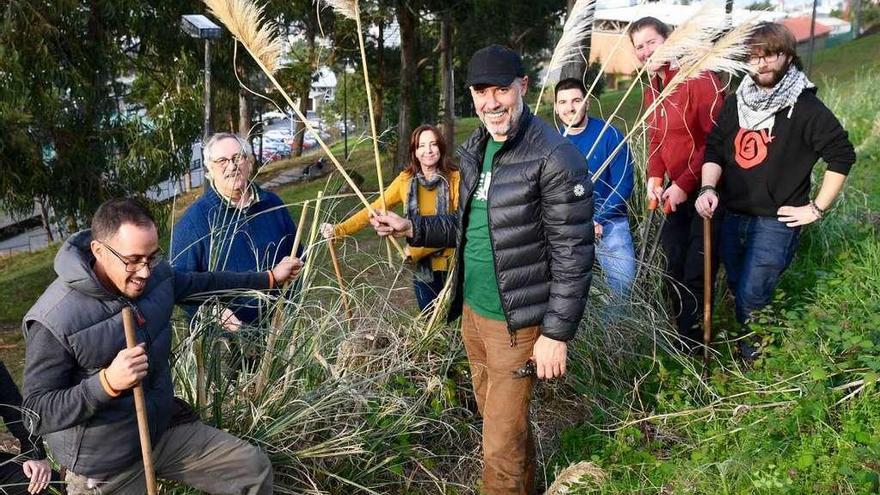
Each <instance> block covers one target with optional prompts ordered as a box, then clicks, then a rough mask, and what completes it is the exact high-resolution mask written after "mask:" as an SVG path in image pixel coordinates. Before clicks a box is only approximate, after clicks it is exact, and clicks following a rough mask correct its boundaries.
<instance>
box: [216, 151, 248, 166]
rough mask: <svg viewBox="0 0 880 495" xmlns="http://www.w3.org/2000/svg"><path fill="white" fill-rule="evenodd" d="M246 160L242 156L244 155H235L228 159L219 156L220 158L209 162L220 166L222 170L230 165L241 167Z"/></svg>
mask: <svg viewBox="0 0 880 495" xmlns="http://www.w3.org/2000/svg"><path fill="white" fill-rule="evenodd" d="M246 159H247V157H246V156H245V155H244V153H236V154H234V155H232V156H230V157H229V158H226V157H222V156H221V157H220V158H215V159H213V160H211V161H212V162H214V163H216V164H217V165H220V166H221V167H223V168H226V167H228V166H230V165H232V164H235V165H241V164H242V163H244V162H245V160H246Z"/></svg>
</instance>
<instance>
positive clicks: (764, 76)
mask: <svg viewBox="0 0 880 495" xmlns="http://www.w3.org/2000/svg"><path fill="white" fill-rule="evenodd" d="M790 67H791V62H789V63H787V64H785V66H784V67H782V68H780V69H774V70H770V71H767V72H764V73H760V74H752V75H751V78H752V81H755V84H756V85H757V86H758V87H761V88H764V89H770V88H772V87H774V86H776V85H777V84H779V81H781V80H782V78H783V77H785V74H787V73H788V69H789V68H790Z"/></svg>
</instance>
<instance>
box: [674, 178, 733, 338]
mask: <svg viewBox="0 0 880 495" xmlns="http://www.w3.org/2000/svg"><path fill="white" fill-rule="evenodd" d="M695 200H696V195H694V196H693V197H690V198H688V200H687V201H685V202H684V203H682V204H680V205H678V207H677V208H676V210H677V211H674V212H672V213H670V214H669V215H667V216H666V222H664V224H663V230H662V231H661V233H660V245H661V246H662V247H663V252H664V254H665V255H666V273H667V275H668V276H669V277H670V279H671V280H668V281H667V284H666V291H667V294H668V296H669V298H670V299H671V300H672V311H673V315H675V317H676V327H677V328H678V333H679V335H680V336H682V337H685V338H688V339H691V340H693V341H695V342H702V340H703V332H702V330H700V324H701V323H702V320H703V218H702V217H701V216H700V215H698V214H697V211H696V210H695V209H694V201H695ZM723 215H724V214H723V212H722V211H720V210H719V211H716V212H715V217H714V218H713V220H712V284H713V285H714V284H715V275H716V274H717V273H718V249H717V247H716V246H718V234H719V232H720V231H721V219H722V218H723Z"/></svg>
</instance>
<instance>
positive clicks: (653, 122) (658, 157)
mask: <svg viewBox="0 0 880 495" xmlns="http://www.w3.org/2000/svg"><path fill="white" fill-rule="evenodd" d="M653 100H654V98H653V95H652V94H651V88H650V87H648V88H647V92H646V93H645V97H644V106H643V107H642V108H643V109H645V110H647V108H648V107H649V106H651V103H652V102H653ZM657 114H658V112H656V111H655V112H654V115H653V116H652V117H650V118H648V138H649V139H648V174H647V177H649V178H650V177H659V178H660V179H663V177H664V176H665V175H666V164H665V163H664V162H663V154H662V153H660V145H661V144H663V136H662V133H661V132H660V127H661V126H662V125H663V122H660V121H659V119H658V118H657ZM661 182H662V181H661Z"/></svg>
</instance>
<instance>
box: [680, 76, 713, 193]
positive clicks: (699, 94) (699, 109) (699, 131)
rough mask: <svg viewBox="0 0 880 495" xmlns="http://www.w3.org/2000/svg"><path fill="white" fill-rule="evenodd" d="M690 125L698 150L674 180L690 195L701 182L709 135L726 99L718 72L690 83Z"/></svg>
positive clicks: (695, 149)
mask: <svg viewBox="0 0 880 495" xmlns="http://www.w3.org/2000/svg"><path fill="white" fill-rule="evenodd" d="M688 92H689V95H688V98H689V102H688V111H687V120H688V121H687V125H688V128H689V129H692V130H693V139H694V153H693V155H692V156H691V157H690V160H688V166H687V169H686V170H683V171H682V172H681V173H680V174H679V175H678V177H676V178H675V179H674V181H675V183H676V184H678V187H680V188H682V189H683V190H684V192H686V193H688V194H690V193H692V192H694V191H695V190H696V189H697V186H699V184H700V183H701V180H702V179H701V174H702V169H703V155H704V154H705V151H706V137H707V136H708V135H709V132H710V131H711V130H712V127H713V126H714V125H715V121H716V120H717V118H718V114H719V113H721V106H722V104H723V102H724V88H723V86H722V85H721V81H720V80H719V79H718V76H716V75H715V74H714V73H711V72H709V73H706V74H704V75H702V76H700V77H699V78H696V79H693V80H691V81H690V82H689V83H688Z"/></svg>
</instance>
